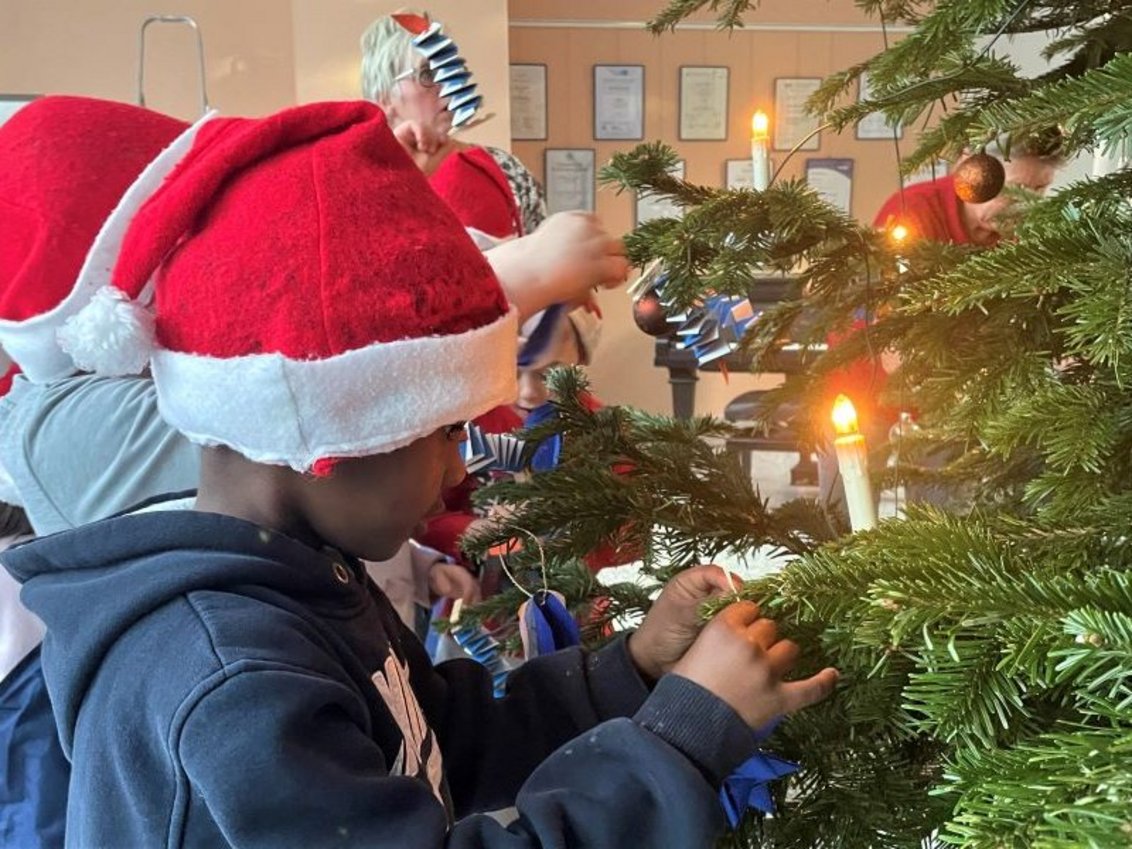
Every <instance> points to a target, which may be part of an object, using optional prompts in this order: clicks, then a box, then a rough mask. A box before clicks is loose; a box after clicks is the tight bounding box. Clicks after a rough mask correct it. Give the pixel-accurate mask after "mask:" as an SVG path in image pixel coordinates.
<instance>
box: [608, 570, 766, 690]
mask: <svg viewBox="0 0 1132 849" xmlns="http://www.w3.org/2000/svg"><path fill="white" fill-rule="evenodd" d="M742 583H743V582H742V580H741V579H739V578H738V577H737V576H734V575H733V576H732V578H731V581H728V579H727V573H726V572H724V571H723V569H721V568H720V567H719V566H695V567H693V568H691V569H685V570H684V571H683V572H680V573H679V574H678V575H676V576H675V577H674V578H672V580H671V581H669V582H668V583H667V584H666V585H665V587H664V590H663V592H661V594H660V597H659V598H657V600H656V602H655V603H654V604H653V606H652V609H651V610H649V613H648V616H646V617H645V621H644V622H642V623H641V627H640V628H638V629H637V630H636V632H635V633H634V634H633V635H632V636H631V637H630V638H629V654H630V656H631V657H632V658H633V663H635V664H636V666H637V669H639V670H640V671H641V672H642V673H644V674H645V675H646V676H648V677H649V678H652V679H654V680H655V679H657V678H660V676H661V675H663V674H664V673H666V672H668V671H669V670H670V669H672V666H673V664H675V663H676V661H678V660H679V659H680V658H681V657H683V656H684V653H685V652H686V651H688V648H689V647H690V646H691V645H692V643H693V642H694V641H695V639H696V637H697V636H699V633H700V630H701V629H702V628H703V621H702V620H701V619H700V605H701V604H703V603H704V602H705V601H706V600H707V599H709V598H711V597H712V596H718V595H724V594H726V593H728V592H731V591H732V590H733V589H734V588H735V587H739V586H741V585H742Z"/></svg>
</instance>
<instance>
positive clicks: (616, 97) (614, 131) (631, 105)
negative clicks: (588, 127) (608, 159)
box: [593, 64, 645, 141]
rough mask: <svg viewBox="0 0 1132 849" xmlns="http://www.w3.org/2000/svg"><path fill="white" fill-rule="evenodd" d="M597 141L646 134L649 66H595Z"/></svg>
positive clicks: (595, 123)
mask: <svg viewBox="0 0 1132 849" xmlns="http://www.w3.org/2000/svg"><path fill="white" fill-rule="evenodd" d="M593 75H594V77H593V79H594V95H593V97H594V131H593V137H594V140H595V141H642V140H643V139H644V137H645V66H644V65H601V64H599V65H594V67H593Z"/></svg>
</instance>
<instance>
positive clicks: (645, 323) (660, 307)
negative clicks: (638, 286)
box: [633, 292, 672, 336]
mask: <svg viewBox="0 0 1132 849" xmlns="http://www.w3.org/2000/svg"><path fill="white" fill-rule="evenodd" d="M633 321H635V322H636V323H637V327H639V328H640V329H641V330H643V331H644V332H645V333H647V334H648V335H649V336H666V335H668V334H669V333H671V332H672V325H671V324H669V323H668V313H667V312H666V311H665V309H664V304H662V303H661V302H660V296H658V295H657V294H656V292H645V294H643V295H641V297H639V298H637V300H635V301H634V302H633Z"/></svg>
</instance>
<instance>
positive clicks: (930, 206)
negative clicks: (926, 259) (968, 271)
mask: <svg viewBox="0 0 1132 849" xmlns="http://www.w3.org/2000/svg"><path fill="white" fill-rule="evenodd" d="M959 204H960V201H959V197H958V196H957V195H956V194H955V178H954V177H951V176H947V177H940V178H939V179H938V180H932V181H930V182H927V183H917V184H916V185H914V186H908V187H907V188H906V189H904V192H903V196H902V194H901V192H896V194H894V195H893V196H892V197H890V198H889V199H888V200H886V201H885V202H884V205H883V206H882V207H881V208H880V212H878V213H877V215H876V218H875V219H873V226H874V227H878V228H887V227H889V226H890V225H892V224H903V225H904V226H905V227H907V228H908V237H909V238H910V239H930V240H931V241H933V242H946V243H950V244H953V245H966V244H967V243H969V242H970V241H971V237H970V236H969V235H968V233H967V228H965V227H964V226H963V214H962V208H961V207H960V205H959Z"/></svg>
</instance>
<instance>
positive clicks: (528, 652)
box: [519, 590, 582, 660]
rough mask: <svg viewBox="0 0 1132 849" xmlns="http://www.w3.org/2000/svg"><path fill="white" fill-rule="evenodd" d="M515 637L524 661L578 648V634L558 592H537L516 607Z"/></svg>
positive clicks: (576, 624)
mask: <svg viewBox="0 0 1132 849" xmlns="http://www.w3.org/2000/svg"><path fill="white" fill-rule="evenodd" d="M519 636H520V638H521V639H522V641H523V657H524V658H525V659H526V660H530V659H531V658H535V657H541V656H542V655H544V654H553V653H554V652H556V651H561V650H562V649H565V648H570V647H571V646H576V645H580V644H581V642H582V633H581V631H580V630H579V628H578V623H577V622H575V621H574V617H573V616H571V615H570V611H569V610H567V609H566V604H565V598H564V597H563V596H562V594H561V593H557V592H554V591H547V590H539V591H538V592H536V593H535V594H534V595H532V596H531V597H530V598H529V599H528V600H527V601H525V602H523V604H522V606H521V607H520V608H519Z"/></svg>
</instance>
